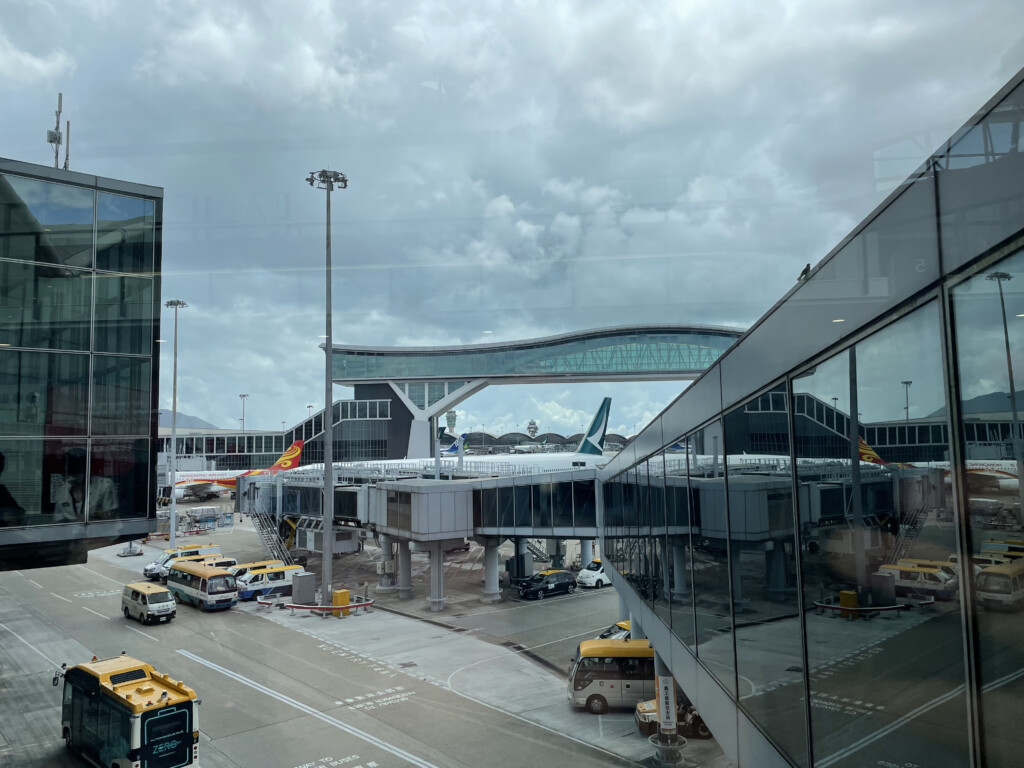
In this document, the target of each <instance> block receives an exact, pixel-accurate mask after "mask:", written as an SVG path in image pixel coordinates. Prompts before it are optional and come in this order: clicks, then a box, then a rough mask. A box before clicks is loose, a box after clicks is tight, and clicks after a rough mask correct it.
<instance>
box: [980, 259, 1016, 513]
mask: <svg viewBox="0 0 1024 768" xmlns="http://www.w3.org/2000/svg"><path fill="white" fill-rule="evenodd" d="M985 279H986V280H995V281H996V285H997V286H999V313H1000V314H1001V315H1002V316H1003V342H1004V343H1005V345H1006V374H1007V376H1009V378H1010V418H1011V419H1012V420H1013V441H1012V443H1011V444H1012V445H1013V458H1015V459H1016V460H1017V477H1018V478H1021V479H1024V454H1022V452H1021V445H1020V424H1019V423H1018V417H1017V393H1016V392H1015V391H1014V390H1015V387H1014V384H1013V360H1012V358H1011V357H1010V329H1009V328H1008V327H1007V325H1006V301H1005V300H1004V299H1003V282H1004V281H1007V280H1012V279H1013V275H1011V274H1010V273H1009V272H993V273H992V274H990V275H986V276H985ZM1017 486H1018V493H1019V494H1020V513H1021V514H1024V482H1022V481H1021V480H1018V481H1017Z"/></svg>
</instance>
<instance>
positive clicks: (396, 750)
mask: <svg viewBox="0 0 1024 768" xmlns="http://www.w3.org/2000/svg"><path fill="white" fill-rule="evenodd" d="M177 653H180V654H181V655H182V656H184V657H186V658H188V659H192V661H195V662H197V663H199V664H202V665H203V666H205V667H207V668H209V669H212V670H214V671H216V672H220V673H221V674H222V675H225V676H227V677H230V678H231V679H232V680H235V681H237V682H239V683H242V685H247V686H249V687H250V688H252V689H253V690H255V691H259V692H260V693H265V694H266V695H267V696H271V697H273V698H275V699H277V700H278V701H280V702H282V703H284V704H288V705H289V706H292V707H294V708H295V709H297V710H299V711H300V712H305V713H306V714H307V715H311V716H313V717H315V718H316V719H317V720H320V721H322V722H325V723H327V724H328V725H333V726H334V727H335V728H337V729H338V730H340V731H345V732H346V733H348V734H350V735H352V736H355V737H356V738H357V739H362V740H363V741H365V742H367V743H369V744H373V745H374V746H376V747H380V748H381V749H383V750H385V751H386V752H390V753H391V754H392V755H395V756H396V757H398V758H401V759H402V760H408V761H409V762H410V763H412V764H413V765H415V766H418V767H419V768H437V766H436V765H434V764H433V763H430V762H428V761H426V760H424V759H423V758H421V757H416V755H414V754H412V753H411V752H406V751H405V750H404V749H402V748H401V747H396V746H394V745H392V744H388V743H387V742H386V741H384V740H383V739H379V738H377V737H376V736H372V735H370V734H369V733H366V732H365V731H361V730H359V729H358V728H355V727H353V726H351V725H348V724H347V723H343V722H341V721H340V720H337V719H335V718H333V717H331V716H330V715H325V714H324V713H323V712H321V711H320V710H318V709H314V708H313V707H310V706H308V705H307V704H303V703H302V702H301V701H296V700H295V699H293V698H290V697H288V696H285V695H284V694H283V693H279V692H278V691H275V690H273V689H272V688H268V687H266V686H265V685H261V684H260V683H257V682H256V681H255V680H250V679H249V678H247V677H243V676H242V675H240V674H238V673H237V672H232V671H231V670H229V669H227V668H225V667H222V666H220V665H219V664H214V663H213V662H212V661H207V660H206V659H204V658H202V657H201V656H196V655H195V654H194V653H191V652H190V651H186V650H183V649H181V648H179V649H178V650H177Z"/></svg>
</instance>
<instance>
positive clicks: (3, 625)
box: [0, 622, 60, 667]
mask: <svg viewBox="0 0 1024 768" xmlns="http://www.w3.org/2000/svg"><path fill="white" fill-rule="evenodd" d="M0 627H2V628H3V629H5V630H6V631H8V632H10V633H11V634H12V635H14V636H15V637H16V638H18V639H19V640H21V642H23V643H24V644H25V645H27V646H28V647H29V648H31V649H32V650H33V651H35V652H36V653H38V654H39V655H40V656H42V657H43V658H44V659H46V660H47V661H48V662H50V663H51V664H52V665H53V666H55V667H59V666H60V664H58V663H57V662H56V661H54V660H53V659H51V658H50V657H49V656H47V655H46V654H45V653H43V652H42V651H40V650H39V649H38V648H36V647H35V646H34V645H32V643H30V642H29V641H28V640H26V639H25V638H24V637H22V636H21V635H19V634H18V633H17V632H15V631H14V630H13V629H11V628H10V627H8V626H7V625H6V624H4V623H3V622H0Z"/></svg>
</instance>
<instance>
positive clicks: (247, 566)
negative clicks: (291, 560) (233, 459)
mask: <svg viewBox="0 0 1024 768" xmlns="http://www.w3.org/2000/svg"><path fill="white" fill-rule="evenodd" d="M272 565H284V561H283V560H256V561H255V562H252V563H236V564H235V565H229V566H228V567H227V568H225V569H224V570H226V571H228V572H229V573H230V574H231V575H232V576H234V577H235V581H238V579H240V578H242V577H243V576H245V574H247V573H248V572H249V571H252V570H254V569H256V568H269V567H271V566H272Z"/></svg>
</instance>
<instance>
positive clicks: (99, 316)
mask: <svg viewBox="0 0 1024 768" xmlns="http://www.w3.org/2000/svg"><path fill="white" fill-rule="evenodd" d="M154 328H155V320H154V307H153V281H152V280H151V279H150V278H145V277H124V276H121V275H97V277H96V340H95V343H94V348H95V350H96V351H97V352H118V353H121V354H135V355H146V354H149V351H150V349H151V347H152V341H153V335H154Z"/></svg>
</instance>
